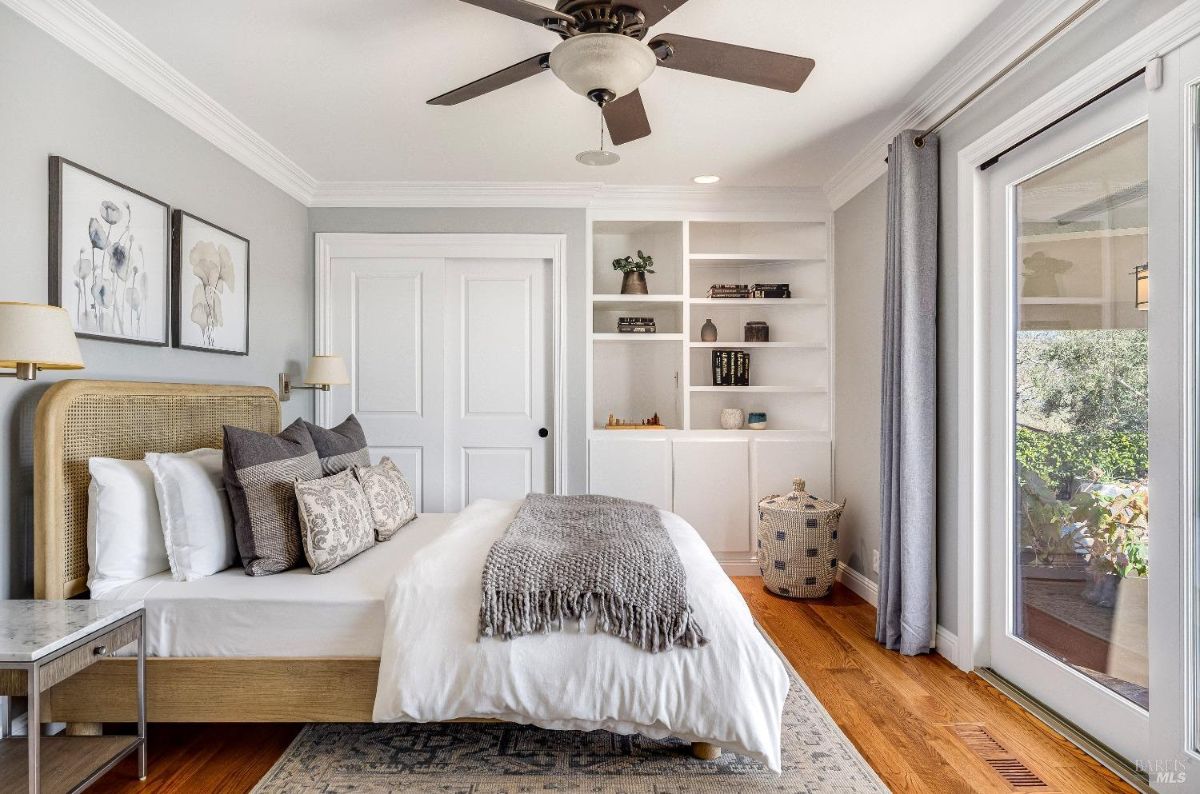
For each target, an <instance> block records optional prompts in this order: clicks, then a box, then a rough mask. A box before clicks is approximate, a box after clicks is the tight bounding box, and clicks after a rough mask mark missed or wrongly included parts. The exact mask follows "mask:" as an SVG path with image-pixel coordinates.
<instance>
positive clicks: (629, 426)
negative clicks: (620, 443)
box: [604, 414, 669, 430]
mask: <svg viewBox="0 0 1200 794" xmlns="http://www.w3.org/2000/svg"><path fill="white" fill-rule="evenodd" d="M604 429H605V430H668V429H669V428H668V427H667V426H666V425H664V424H663V423H662V420H661V419H659V418H658V414H655V415H654V416H652V417H650V418H649V419H643V420H641V421H640V422H634V421H631V420H628V419H618V418H617V417H615V416H613V415H612V414H609V415H608V424H606V425H605V426H604Z"/></svg>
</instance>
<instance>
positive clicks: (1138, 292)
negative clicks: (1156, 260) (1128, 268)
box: [1133, 262, 1150, 311]
mask: <svg viewBox="0 0 1200 794" xmlns="http://www.w3.org/2000/svg"><path fill="white" fill-rule="evenodd" d="M1133 287H1134V298H1133V305H1134V306H1135V307H1137V308H1138V309H1140V310H1142V311H1147V310H1149V308H1150V263H1149V262H1147V263H1145V264H1142V265H1138V266H1137V267H1135V268H1134V269H1133Z"/></svg>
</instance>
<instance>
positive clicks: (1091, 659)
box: [1010, 123, 1150, 709]
mask: <svg viewBox="0 0 1200 794" xmlns="http://www.w3.org/2000/svg"><path fill="white" fill-rule="evenodd" d="M1147 195H1148V160H1147V125H1146V124H1145V123H1141V124H1138V125H1136V126H1134V127H1131V128H1129V129H1127V130H1125V131H1123V132H1121V133H1119V134H1117V135H1114V136H1113V137H1111V138H1108V139H1107V140H1104V141H1103V142H1101V143H1099V144H1097V145H1095V146H1093V147H1091V148H1089V149H1087V150H1085V151H1083V152H1081V153H1078V154H1076V155H1074V156H1072V157H1070V158H1068V159H1065V160H1063V161H1061V162H1059V163H1057V164H1056V165H1053V166H1052V167H1050V168H1047V169H1046V170H1044V171H1041V172H1040V173H1037V174H1035V175H1034V176H1031V177H1029V178H1027V179H1024V180H1022V181H1020V182H1018V183H1016V184H1015V186H1014V187H1013V188H1012V190H1011V193H1010V196H1011V202H1012V204H1011V207H1010V213H1011V215H1010V217H1011V219H1012V222H1013V227H1012V233H1013V235H1014V237H1015V240H1014V243H1013V254H1014V261H1013V263H1012V264H1013V265H1014V268H1013V276H1014V278H1015V281H1016V283H1015V287H1014V293H1015V294H1014V304H1015V312H1016V318H1015V323H1014V332H1015V334H1014V335H1015V339H1014V340H1013V342H1012V344H1013V348H1012V349H1013V353H1014V355H1013V362H1012V363H1013V368H1014V371H1013V384H1014V393H1013V406H1014V413H1013V427H1012V433H1013V437H1012V449H1013V453H1014V454H1013V460H1012V471H1013V475H1014V478H1015V483H1014V494H1015V501H1016V505H1015V509H1014V511H1013V520H1014V523H1015V526H1014V527H1013V528H1012V534H1011V537H1012V540H1013V544H1014V548H1013V549H1012V553H1013V555H1014V558H1015V560H1014V564H1013V567H1012V571H1013V573H1014V576H1015V581H1014V582H1013V587H1012V597H1013V598H1014V600H1015V603H1013V605H1012V616H1013V626H1012V628H1013V635H1014V636H1015V637H1017V638H1019V639H1021V640H1023V641H1025V642H1027V643H1029V644H1030V645H1032V646H1034V647H1035V648H1037V649H1038V650H1040V651H1042V652H1044V653H1045V654H1047V655H1049V656H1051V657H1053V658H1055V659H1057V660H1059V661H1060V662H1062V663H1063V664H1065V665H1068V666H1069V667H1070V668H1071V669H1073V670H1075V671H1076V672H1078V673H1080V674H1082V675H1084V676H1086V677H1088V678H1089V679H1091V680H1092V681H1094V682H1096V683H1097V684H1100V685H1101V686H1103V687H1105V688H1106V689H1108V690H1110V691H1111V692H1113V693H1115V694H1117V695H1119V696H1121V697H1122V698H1125V699H1127V700H1129V701H1131V702H1132V703H1134V704H1136V705H1138V706H1140V707H1141V708H1143V709H1145V708H1148V707H1149V702H1150V691H1149V662H1148V652H1147V647H1148V646H1147V592H1148V576H1149V567H1150V566H1149V544H1150V524H1149V479H1148V475H1149V469H1150V466H1149V454H1148V443H1147V442H1148V425H1149V408H1148V400H1147V396H1148V366H1147V362H1148V352H1149V349H1148V345H1149V338H1148V332H1147V310H1148V302H1147V300H1146V298H1147V294H1146V286H1147V285H1148V276H1149V271H1148V266H1147V262H1148V259H1147V241H1148V237H1147V234H1148V211H1147Z"/></svg>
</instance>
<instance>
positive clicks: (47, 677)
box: [0, 601, 146, 794]
mask: <svg viewBox="0 0 1200 794" xmlns="http://www.w3.org/2000/svg"><path fill="white" fill-rule="evenodd" d="M145 614H146V613H145V609H144V605H143V603H142V602H141V601H0V695H8V696H15V697H27V698H28V699H29V705H28V721H29V729H28V731H27V734H28V737H27V738H11V737H10V738H7V739H3V740H0V779H3V780H5V781H6V782H7V781H19V780H22V779H27V780H28V781H29V791H30V793H31V794H40V793H44V794H50V793H51V792H60V791H61V792H74V791H82V790H83V789H85V788H87V787H88V786H90V785H91V784H92V783H94V782H95V781H96V780H97V779H99V778H100V776H101V775H103V774H104V773H105V772H107V771H108V770H110V769H112V768H113V767H114V766H115V765H116V764H117V762H119V761H120V760H121V759H122V758H124V757H125V756H127V755H129V754H130V753H132V752H134V751H136V752H137V754H138V776H139V777H141V778H142V779H145V777H146V640H145V633H144V630H143V629H144V620H145ZM132 643H137V692H136V697H137V704H138V727H137V735H136V736H42V735H41V725H42V709H41V700H42V695H43V694H45V692H46V691H47V690H48V689H50V687H52V686H54V685H55V684H57V683H59V682H61V681H64V680H66V679H67V678H70V677H71V676H72V675H74V674H75V673H78V672H79V671H81V670H84V669H86V668H88V667H90V666H91V665H93V664H95V663H96V662H98V661H100V660H101V659H103V658H104V657H105V656H108V655H111V654H113V653H115V652H116V651H117V650H118V649H120V648H123V647H125V646H126V645H130V644H132ZM130 694H131V696H132V695H134V694H135V693H130ZM51 717H53V715H51ZM5 790H6V791H10V790H16V789H15V787H14V788H8V787H6V788H5Z"/></svg>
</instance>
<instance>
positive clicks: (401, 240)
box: [313, 232, 568, 493]
mask: <svg viewBox="0 0 1200 794" xmlns="http://www.w3.org/2000/svg"><path fill="white" fill-rule="evenodd" d="M314 248H315V256H316V273H315V279H314V283H313V296H314V297H313V312H314V316H313V331H314V340H313V350H314V352H315V354H316V355H323V354H327V353H332V354H338V353H340V352H341V351H337V350H331V349H330V348H331V347H332V344H333V342H332V340H333V301H332V300H330V296H331V294H332V290H331V285H332V279H333V258H334V257H335V256H355V257H384V256H386V257H401V258H403V257H417V258H419V257H435V258H439V259H544V260H548V261H549V262H550V274H551V275H550V279H551V283H550V307H551V313H552V321H551V325H552V328H551V342H550V345H551V347H550V350H551V356H550V358H551V361H550V371H551V376H550V377H551V383H552V385H553V393H554V398H553V413H554V416H553V420H552V422H551V433H552V441H553V450H554V453H553V454H554V463H553V466H552V471H553V480H554V482H553V489H554V490H553V492H554V493H565V492H566V485H567V443H566V442H567V438H566V431H567V427H568V423H567V416H566V410H567V401H566V393H567V392H566V388H567V385H566V378H567V360H566V351H567V344H566V341H567V340H566V327H567V323H566V315H565V312H566V306H567V301H566V278H565V273H564V268H565V266H566V252H567V236H566V235H565V234H399V233H397V234H390V233H378V234H376V233H358V232H318V233H317V234H316V240H315V246H314ZM315 394H316V403H315V407H314V411H315V419H316V422H317V423H318V424H321V425H326V426H328V425H329V423H330V422H331V421H332V419H333V417H331V416H330V411H331V409H332V400H330V399H329V394H328V393H326V392H322V391H318V392H315Z"/></svg>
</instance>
